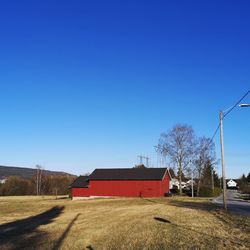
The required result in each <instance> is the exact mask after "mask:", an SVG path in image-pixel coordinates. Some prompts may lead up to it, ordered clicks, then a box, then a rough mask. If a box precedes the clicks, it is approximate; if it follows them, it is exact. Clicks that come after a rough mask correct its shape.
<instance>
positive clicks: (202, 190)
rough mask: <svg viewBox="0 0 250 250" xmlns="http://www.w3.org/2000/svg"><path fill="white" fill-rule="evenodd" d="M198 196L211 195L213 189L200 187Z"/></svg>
mask: <svg viewBox="0 0 250 250" xmlns="http://www.w3.org/2000/svg"><path fill="white" fill-rule="evenodd" d="M199 196H200V197H213V190H212V189H211V188H208V187H200V190H199Z"/></svg>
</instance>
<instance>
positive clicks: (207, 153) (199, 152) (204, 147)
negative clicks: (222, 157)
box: [194, 137, 216, 196]
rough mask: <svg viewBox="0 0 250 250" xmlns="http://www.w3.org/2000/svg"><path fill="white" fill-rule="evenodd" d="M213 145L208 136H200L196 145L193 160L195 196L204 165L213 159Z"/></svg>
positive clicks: (198, 188)
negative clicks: (196, 179) (196, 181)
mask: <svg viewBox="0 0 250 250" xmlns="http://www.w3.org/2000/svg"><path fill="white" fill-rule="evenodd" d="M215 159H216V157H215V145H214V143H213V142H212V141H211V139H210V138H206V137H200V138H198V141H197V146H196V159H195V161H194V165H195V171H196V174H197V178H198V183H197V196H198V195H199V191H200V184H201V177H202V173H203V172H204V169H205V167H206V165H207V164H208V163H209V164H211V163H213V162H214V161H215Z"/></svg>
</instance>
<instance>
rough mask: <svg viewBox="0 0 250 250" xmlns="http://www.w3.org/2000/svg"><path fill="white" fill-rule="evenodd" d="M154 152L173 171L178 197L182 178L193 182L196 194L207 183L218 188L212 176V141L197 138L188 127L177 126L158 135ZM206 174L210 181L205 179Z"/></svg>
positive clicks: (214, 177) (213, 156)
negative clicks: (158, 154) (177, 182)
mask: <svg viewBox="0 0 250 250" xmlns="http://www.w3.org/2000/svg"><path fill="white" fill-rule="evenodd" d="M157 151H158V153H160V154H161V155H162V156H163V157H165V158H166V159H167V160H168V163H169V164H170V165H171V166H173V168H174V169H176V170H177V171H176V172H177V176H178V179H179V186H180V190H179V191H180V194H182V188H181V182H182V178H183V175H184V174H185V175H187V176H189V177H191V175H192V174H193V176H194V178H196V179H197V181H198V183H197V195H199V193H200V188H201V187H202V186H207V185H208V183H209V182H210V181H211V182H214V181H215V182H216V183H210V184H211V186H213V185H214V184H216V185H219V183H218V182H219V178H218V176H217V175H216V173H215V166H216V164H217V161H216V155H215V145H214V142H213V141H212V140H211V139H210V138H207V137H204V136H203V137H197V136H196V135H195V133H194V130H193V128H192V127H191V126H188V125H183V124H177V125H175V126H174V127H173V128H172V129H171V130H169V131H168V132H167V133H162V134H161V136H160V139H159V143H158V146H157ZM209 175H210V178H207V177H208V176H209Z"/></svg>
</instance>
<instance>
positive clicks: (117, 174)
mask: <svg viewBox="0 0 250 250" xmlns="http://www.w3.org/2000/svg"><path fill="white" fill-rule="evenodd" d="M166 171H167V168H110V169H95V170H94V172H93V173H92V174H91V175H90V176H89V180H162V178H163V177H164V175H165V173H166Z"/></svg>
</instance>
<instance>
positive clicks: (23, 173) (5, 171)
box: [0, 166, 76, 180]
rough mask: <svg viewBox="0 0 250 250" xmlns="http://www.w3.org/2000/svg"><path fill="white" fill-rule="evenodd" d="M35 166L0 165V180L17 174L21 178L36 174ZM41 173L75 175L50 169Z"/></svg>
mask: <svg viewBox="0 0 250 250" xmlns="http://www.w3.org/2000/svg"><path fill="white" fill-rule="evenodd" d="M36 171H37V170H36V169H35V168H23V167H11V166H0V180H1V179H5V178H7V177H9V176H19V177H22V178H31V177H33V176H34V175H35V174H36ZM43 173H44V174H46V175H60V176H62V175H63V176H70V177H76V176H75V175H72V174H69V173H65V172H58V171H50V170H43Z"/></svg>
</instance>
